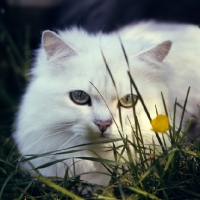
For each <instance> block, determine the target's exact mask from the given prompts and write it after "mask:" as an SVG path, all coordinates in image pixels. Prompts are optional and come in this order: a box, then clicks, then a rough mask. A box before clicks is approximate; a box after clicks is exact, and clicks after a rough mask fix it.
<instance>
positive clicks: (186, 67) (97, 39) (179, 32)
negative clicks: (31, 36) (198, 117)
mask: <svg viewBox="0 0 200 200" xmlns="http://www.w3.org/2000/svg"><path fill="white" fill-rule="evenodd" d="M119 35H120V37H121V40H122V43H123V46H124V48H125V51H126V54H127V56H128V60H129V64H130V72H131V75H132V78H133V80H134V81H135V83H136V85H137V87H138V89H139V91H140V93H141V95H142V97H143V99H144V102H145V104H146V106H147V108H148V110H149V112H150V115H151V117H152V118H154V117H155V116H156V110H155V105H156V106H157V109H158V112H159V113H160V114H164V113H165V112H164V108H163V103H162V99H161V91H162V92H163V94H164V97H165V101H166V104H167V107H168V109H169V112H170V116H173V104H174V101H175V98H176V97H177V98H178V102H179V103H180V104H183V102H184V100H185V96H186V92H187V89H188V87H189V86H191V91H190V95H189V100H188V105H187V111H188V113H190V114H198V104H199V99H200V87H199V85H200V79H199V76H200V67H199V59H200V30H199V28H198V27H197V26H193V25H177V24H157V23H155V22H143V23H138V24H135V25H130V26H128V27H125V28H123V29H120V30H119V31H118V32H117V33H113V34H108V35H106V34H102V33H99V34H95V35H92V34H88V33H86V32H85V31H83V30H79V29H77V28H72V29H70V30H66V31H60V32H59V33H58V34H56V33H54V32H51V31H45V32H44V33H43V36H42V45H41V48H40V49H39V51H38V53H37V57H36V61H35V64H34V67H33V68H32V70H31V75H32V79H31V81H30V84H29V86H28V88H27V90H26V93H25V95H24V97H23V99H22V102H21V106H20V108H19V112H18V116H17V119H16V123H15V128H16V130H15V132H14V135H13V136H14V140H15V141H16V144H17V146H18V148H19V150H20V152H21V154H22V155H27V154H41V153H45V152H49V151H55V150H62V149H66V148H69V147H73V146H76V145H81V144H85V143H94V145H93V146H91V147H90V148H94V147H100V148H98V149H94V150H93V151H95V152H96V153H97V154H98V155H100V156H101V157H103V158H106V159H111V160H112V159H114V158H113V153H112V151H110V152H108V151H106V150H107V149H106V148H105V147H107V146H109V145H110V146H112V144H104V145H103V144H102V145H96V144H95V142H98V141H103V140H106V139H110V138H120V134H119V130H120V131H121V132H122V133H123V135H124V137H125V136H128V138H129V139H130V140H132V128H131V125H130V122H129V120H130V121H131V123H132V126H133V127H134V118H133V110H132V108H131V103H132V100H131V91H130V81H129V76H128V74H127V71H128V70H129V69H128V66H127V63H126V60H125V57H124V54H123V51H122V48H121V44H120V42H119V37H118V36H119ZM101 51H102V52H103V54H104V56H105V59H106V62H107V64H108V66H109V69H110V71H111V74H112V76H113V79H114V81H115V86H114V84H113V82H112V79H111V77H110V74H109V73H108V70H107V68H106V65H105V62H104V60H103V57H102V54H101ZM115 87H116V88H115ZM132 89H133V94H134V95H133V97H132V98H134V101H135V103H136V113H137V117H138V119H139V123H140V127H141V130H142V134H143V139H144V141H145V143H147V144H148V143H151V142H152V138H154V140H155V141H156V140H157V139H156V137H155V133H154V132H153V131H151V124H150V122H149V119H148V118H147V116H146V113H145V112H144V109H143V106H142V104H141V102H140V100H138V97H137V94H136V92H135V89H134V87H132ZM118 97H119V99H120V103H119V104H118ZM119 107H120V108H121V112H122V114H121V115H122V122H123V131H122V130H121V126H120V119H119V114H118V113H119ZM190 114H188V115H186V117H185V121H187V120H188V117H189V116H190ZM178 115H180V114H178ZM128 118H129V119H128ZM179 120H180V118H179V117H178V116H177V121H179ZM116 124H117V125H118V126H117V125H116ZM118 128H119V130H118ZM166 137H167V136H166ZM157 143H158V142H157ZM168 143H169V141H168ZM80 148H81V147H80ZM82 148H86V147H82ZM72 149H73V148H72ZM76 149H77V148H76ZM90 156H91V157H94V154H93V153H92V152H91V151H87V150H84V151H79V152H74V153H70V154H60V155H51V156H48V155H46V156H44V157H40V158H37V159H34V160H31V162H32V164H33V165H34V166H35V167H37V166H39V165H42V164H45V163H47V162H50V161H54V160H56V159H66V161H63V162H59V164H58V163H57V164H55V165H53V166H51V167H47V168H43V169H39V172H40V173H41V174H43V175H44V176H58V177H63V176H64V174H65V171H66V169H67V167H69V168H70V170H69V175H70V176H71V175H73V173H74V172H73V161H72V159H69V158H74V157H90ZM75 161H78V162H76V174H79V173H84V172H95V171H101V172H105V173H108V172H107V170H106V169H105V168H104V167H103V166H102V165H101V163H97V162H92V161H87V160H81V159H80V160H79V159H76V160H75ZM26 167H27V168H31V167H30V166H28V165H27V166H26ZM81 179H83V180H85V181H88V182H91V183H97V184H101V185H107V184H108V181H109V176H106V175H102V174H98V173H97V174H95V173H94V174H89V175H88V174H87V175H82V176H81Z"/></svg>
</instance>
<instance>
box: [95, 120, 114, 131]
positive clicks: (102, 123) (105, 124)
mask: <svg viewBox="0 0 200 200" xmlns="http://www.w3.org/2000/svg"><path fill="white" fill-rule="evenodd" d="M94 123H95V124H96V125H97V126H98V127H99V130H100V131H101V132H102V133H103V132H105V131H106V129H107V128H108V127H109V126H110V125H111V124H112V120H109V121H101V120H97V121H94Z"/></svg>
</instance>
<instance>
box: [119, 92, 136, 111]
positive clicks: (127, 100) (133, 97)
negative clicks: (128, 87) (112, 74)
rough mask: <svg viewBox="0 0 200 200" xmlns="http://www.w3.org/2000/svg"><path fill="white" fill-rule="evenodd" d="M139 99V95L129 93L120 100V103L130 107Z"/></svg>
mask: <svg viewBox="0 0 200 200" xmlns="http://www.w3.org/2000/svg"><path fill="white" fill-rule="evenodd" d="M137 100H138V96H136V95H134V94H127V95H126V96H124V97H122V98H121V99H120V100H119V103H120V105H121V106H122V107H125V108H130V107H132V103H134V104H136V103H137Z"/></svg>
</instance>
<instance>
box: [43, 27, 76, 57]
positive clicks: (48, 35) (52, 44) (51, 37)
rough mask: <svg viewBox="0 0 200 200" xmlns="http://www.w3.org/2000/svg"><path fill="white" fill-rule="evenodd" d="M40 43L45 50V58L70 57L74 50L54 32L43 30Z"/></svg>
mask: <svg viewBox="0 0 200 200" xmlns="http://www.w3.org/2000/svg"><path fill="white" fill-rule="evenodd" d="M42 45H43V48H44V50H45V52H46V55H47V59H50V58H52V57H53V56H55V55H56V56H57V57H58V58H62V57H70V56H72V55H75V54H76V52H75V51H74V50H73V49H72V48H71V47H69V46H68V45H67V44H66V43H65V42H64V41H63V40H62V39H61V38H60V37H59V36H58V35H57V34H56V33H54V32H52V31H44V32H43V34H42Z"/></svg>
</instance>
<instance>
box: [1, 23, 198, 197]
mask: <svg viewBox="0 0 200 200" xmlns="http://www.w3.org/2000/svg"><path fill="white" fill-rule="evenodd" d="M24 33H25V34H24V35H23V38H24V39H23V40H21V43H20V44H18V43H17V42H15V40H14V39H13V36H12V35H11V34H10V33H9V31H8V30H7V28H6V27H5V24H3V22H2V21H0V56H1V59H0V72H1V73H0V74H1V77H0V83H1V88H0V94H1V95H0V98H1V99H0V102H1V111H0V116H1V121H0V200H5V199H6V200H7V199H8V200H10V199H22V200H25V199H42V200H43V199H52V200H58V199H65V200H66V199H107V200H109V199H110V200H111V199H112V200H114V199H126V200H127V199H166V200H167V199H177V200H178V199H200V189H199V188H200V144H199V143H198V142H195V141H193V143H185V139H186V137H187V132H188V129H189V126H190V121H189V123H188V127H186V130H183V131H181V129H178V130H176V129H175V128H174V126H173V124H172V125H171V126H170V130H169V135H170V140H171V143H172V145H171V146H170V147H166V145H165V142H162V141H163V140H162V134H159V133H155V134H156V137H157V139H158V140H159V141H160V146H156V145H155V144H154V142H153V141H152V144H151V145H148V146H147V145H144V141H143V139H142V132H141V130H140V126H139V122H138V120H137V116H136V115H135V108H134V106H133V115H134V122H132V121H130V124H131V125H132V126H133V127H135V128H134V129H133V134H134V137H133V138H134V141H130V140H128V139H127V138H119V140H122V141H123V145H122V146H121V148H119V147H117V146H115V143H114V140H112V141H111V140H109V141H107V142H109V143H110V144H112V145H111V147H110V148H109V149H107V150H111V151H113V154H114V157H115V160H114V161H110V160H105V159H103V158H100V157H98V155H97V156H96V157H94V158H82V159H90V160H93V161H95V162H101V163H103V164H104V166H105V167H106V168H107V169H108V174H110V177H111V181H110V184H109V185H108V186H107V187H101V186H97V185H92V184H87V183H84V182H82V181H81V180H80V176H79V175H78V174H77V175H76V176H74V177H68V176H67V173H66V176H65V177H64V179H58V178H56V177H54V178H52V177H51V178H45V177H42V176H38V177H36V178H32V177H31V176H30V175H29V174H28V173H27V172H26V171H25V170H23V169H19V167H18V162H17V159H18V158H19V156H20V155H19V154H18V152H17V149H16V148H15V146H14V144H13V142H12V140H11V139H10V136H11V133H12V126H11V125H12V122H13V118H14V113H15V112H16V110H17V105H18V103H19V96H20V95H21V93H22V91H23V89H22V90H21V89H20V88H24V86H25V83H26V82H27V81H28V77H27V76H26V73H27V70H28V68H29V67H30V56H29V53H28V52H29V45H30V37H29V31H28V30H24ZM122 48H123V45H122ZM124 54H125V52H124ZM127 63H128V60H127ZM105 64H106V61H105ZM107 68H108V70H109V67H108V66H107ZM130 78H131V77H130ZM8 80H9V81H11V80H12V81H14V83H12V84H11V83H10V82H8ZM113 83H114V80H113ZM131 83H132V84H133V86H134V87H135V88H136V89H137V87H136V85H135V84H134V81H133V80H131ZM13 87H14V91H15V92H14V93H13ZM137 93H138V96H139V98H140V101H141V102H143V100H142V97H141V95H140V93H139V91H137ZM161 98H162V95H161ZM143 106H144V110H145V112H146V114H147V116H148V117H149V119H150V120H151V118H150V115H149V114H148V110H147V109H146V107H145V102H143ZM163 106H165V101H164V98H163ZM176 106H177V105H176V103H175V107H174V113H175V114H174V116H175V115H176ZM166 110H167V109H166ZM184 111H185V107H183V114H184ZM166 114H167V112H166ZM119 115H120V112H119ZM182 118H183V117H182ZM104 142H106V141H104ZM99 143H101V142H99ZM88 146H89V145H88ZM83 147H84V148H89V147H87V146H86V145H83ZM130 148H133V149H134V151H133V152H131V151H130ZM89 150H91V151H92V149H89ZM69 151H73V149H66V152H69ZM66 152H63V153H66ZM124 152H127V154H128V158H127V159H126V158H125V157H124V156H123V154H124ZM54 153H55V154H56V153H60V152H59V151H55V152H54ZM47 154H48V153H47ZM134 154H135V155H134ZM35 156H36V155H35ZM37 156H42V155H37ZM134 156H135V157H137V158H135V159H133V157H134ZM32 158H34V156H33V157H32ZM30 161H31V158H30ZM57 162H58V161H57ZM51 164H53V163H47V164H46V166H41V167H47V166H49V165H51ZM88 188H89V189H90V191H91V193H90V194H87V195H84V194H83V191H84V190H85V189H88ZM94 188H99V189H101V192H100V193H97V192H96V191H94V190H93V189H94ZM93 191H94V192H93Z"/></svg>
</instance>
